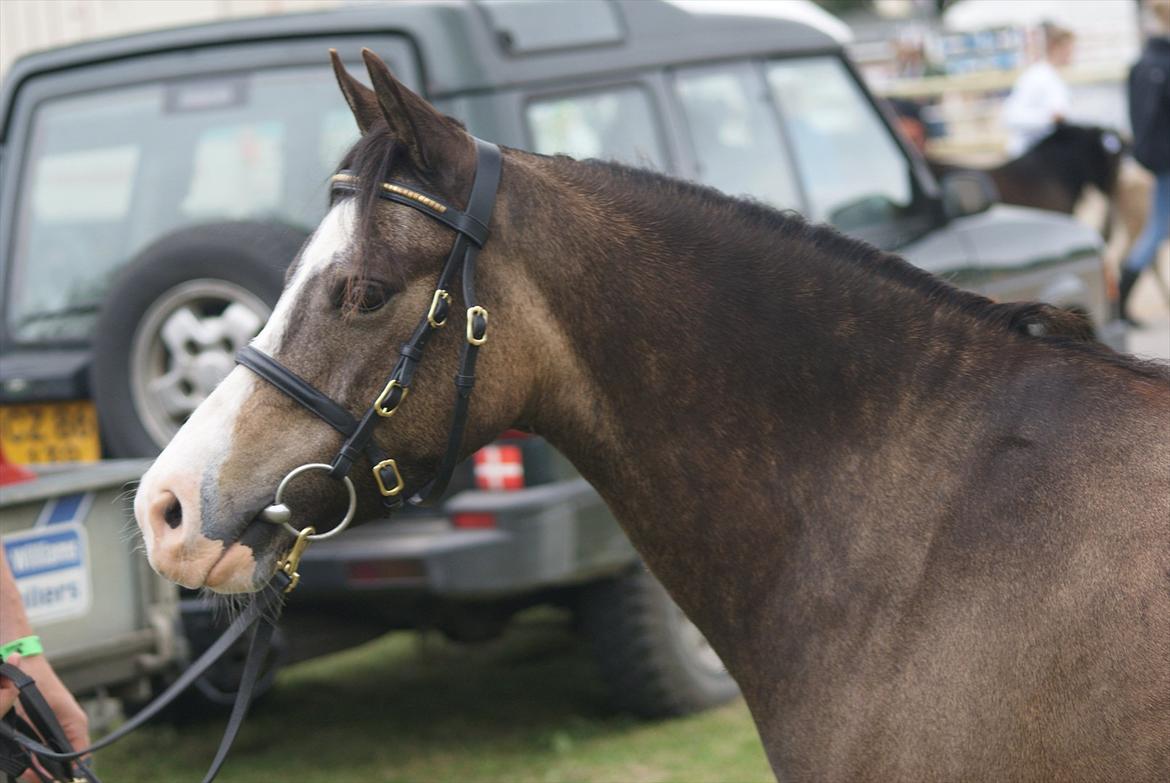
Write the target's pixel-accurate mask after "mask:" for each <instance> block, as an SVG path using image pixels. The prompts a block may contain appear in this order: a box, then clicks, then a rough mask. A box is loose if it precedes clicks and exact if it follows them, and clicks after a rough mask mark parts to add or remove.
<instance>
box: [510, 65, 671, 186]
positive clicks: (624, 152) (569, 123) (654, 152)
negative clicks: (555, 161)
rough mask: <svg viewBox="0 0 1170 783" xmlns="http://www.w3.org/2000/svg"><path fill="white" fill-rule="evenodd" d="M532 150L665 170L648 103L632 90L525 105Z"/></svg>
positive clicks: (639, 91) (637, 89)
mask: <svg viewBox="0 0 1170 783" xmlns="http://www.w3.org/2000/svg"><path fill="white" fill-rule="evenodd" d="M525 113H526V119H527V121H528V130H529V132H530V133H531V134H532V142H533V149H534V150H535V151H536V152H539V153H541V154H543V155H558V154H561V155H570V156H572V157H574V158H579V159H585V158H600V159H602V160H616V161H620V162H622V163H627V164H629V165H631V166H642V167H643V168H651V169H657V170H659V171H662V170H665V168H666V156H665V154H664V153H663V149H662V142H661V141H660V139H661V134H660V133H659V132H658V127H657V123H656V122H655V117H654V111H653V109H652V107H651V104H650V98H649V96H648V95H647V94H646V92H645V91H644V90H642V89H641V88H640V87H635V86H633V85H629V86H624V87H616V88H608V89H601V90H592V91H589V92H584V93H578V94H576V95H567V96H559V97H556V98H542V99H539V100H534V101H532V102H531V103H529V104H528V106H527V109H526V112H525Z"/></svg>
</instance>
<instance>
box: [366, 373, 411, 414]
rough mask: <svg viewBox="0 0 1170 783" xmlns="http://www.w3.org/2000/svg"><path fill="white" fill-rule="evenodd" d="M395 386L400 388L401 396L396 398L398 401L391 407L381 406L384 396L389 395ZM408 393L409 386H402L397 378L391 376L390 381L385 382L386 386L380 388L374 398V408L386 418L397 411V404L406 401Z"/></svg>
mask: <svg viewBox="0 0 1170 783" xmlns="http://www.w3.org/2000/svg"><path fill="white" fill-rule="evenodd" d="M395 386H397V387H398V388H399V389H402V396H401V397H399V398H398V402H396V403H395V404H394V407H393V408H383V407H382V403H383V402H385V400H386V398H387V397H389V396H390V393H391V392H393V391H394V387H395ZM408 394H410V387H409V386H403V385H402V384H401V383H399V382H398V379H397V378H391V379H390V383H388V384H386V388H385V389H382V393H381V394H379V395H378V399H376V400H374V410H375V411H377V412H378V415H379V416H381V417H382V418H384V419H388V418H390V417H391V416H393V415H394V414H395V413H398V408H399V406H400V405H402V403H404V402H406V395H408Z"/></svg>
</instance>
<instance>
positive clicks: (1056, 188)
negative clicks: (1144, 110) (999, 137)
mask: <svg viewBox="0 0 1170 783" xmlns="http://www.w3.org/2000/svg"><path fill="white" fill-rule="evenodd" d="M1124 152H1125V149H1124V145H1123V144H1122V142H1121V138H1120V137H1119V136H1118V135H1117V133H1116V132H1114V131H1111V130H1108V129H1106V128H1099V127H1096V126H1091V125H1073V124H1070V123H1059V124H1057V126H1056V127H1055V129H1053V131H1052V133H1050V134H1049V135H1048V136H1046V137H1045V138H1044V139H1042V140H1041V141H1039V142H1037V144H1036V145H1035V146H1033V147H1032V148H1031V149H1030V150H1028V151H1027V152H1025V153H1024V154H1023V155H1021V156H1020V157H1018V158H1015V159H1014V160H1009V161H1008V162H1006V163H1004V164H1002V165H999V166H996V167H994V168H989V169H976V168H974V167H971V166H958V165H954V164H950V163H942V162H940V161H936V160H930V159H928V160H927V163H928V164H929V165H930V169H931V171H933V172H934V175H935V176H936V177H940V178H941V177H942V176H944V175H946V174H948V173H951V172H954V171H973V170H974V171H982V172H984V173H985V174H987V175H988V176H989V177H990V178H991V180H992V182H994V183H995V187H996V189H997V190H998V191H999V196H1000V200H1001V201H1002V202H1003V203H1005V204H1018V205H1019V206H1023V207H1035V208H1037V209H1048V210H1052V211H1053V212H1064V213H1067V214H1070V215H1071V214H1072V213H1073V210H1074V209H1075V207H1076V205H1077V202H1078V201H1080V200H1081V197H1082V196H1083V195H1084V193H1085V190H1086V189H1087V188H1089V187H1093V188H1096V189H1097V190H1098V191H1100V192H1101V194H1102V195H1104V196H1105V198H1106V199H1109V201H1110V204H1112V199H1113V195H1114V192H1115V190H1116V188H1117V177H1118V172H1119V171H1120V169H1121V160H1122V157H1123V155H1124ZM1112 222H1113V221H1112V215H1110V216H1109V217H1108V218H1107V220H1106V223H1105V225H1104V228H1103V231H1102V233H1103V234H1105V235H1106V236H1107V235H1108V230H1109V227H1110V225H1111V224H1112Z"/></svg>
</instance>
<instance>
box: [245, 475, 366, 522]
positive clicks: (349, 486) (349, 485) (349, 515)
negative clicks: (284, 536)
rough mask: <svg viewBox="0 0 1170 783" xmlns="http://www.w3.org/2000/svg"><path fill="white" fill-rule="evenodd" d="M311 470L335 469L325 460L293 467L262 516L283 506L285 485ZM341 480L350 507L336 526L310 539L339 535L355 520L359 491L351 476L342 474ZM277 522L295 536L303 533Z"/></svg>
mask: <svg viewBox="0 0 1170 783" xmlns="http://www.w3.org/2000/svg"><path fill="white" fill-rule="evenodd" d="M309 470H324V471H326V472H329V471H331V470H333V466H332V465H327V464H325V463H324V462H310V463H308V464H307V465H301V466H300V467H299V468H293V469H292V470H290V471H289V472H288V475H287V476H285V477H284V478H283V479H281V480H280V484H278V485H277V487H276V497H275V498H273V500H272V505H271V506H269V507H268V508H267V509H265V510H264V511H263V512H261V516H264V515H265V514H266V513H267V512H268V510H269V509H272V508H275V507H276V506H282V505H283V503H282V502H281V497H282V496H283V495H284V490H285V487H287V486H288V483H289V482H290V481H292V480H293V479H294V478H296V477H297V476H299V475H301V474H302V473H304V472H306V471H309ZM341 480H342V482H344V483H345V490H346V492H348V493H349V508H348V509H346V511H345V516H344V517H343V518H342V520H341V522H339V523H338V524H337V525H336V526H335V527H334V528H332V529H331V530H329V531H328V532H325V533H316V534H313V535H310V536H307V538H308V540H309V541H324V540H325V539H327V538H333V537H334V536H335V535H337V534H338V533H340V532H341V531H343V530H345V529H346V528H347V527H349V523H350V522H352V521H353V516H354V514H355V513H356V512H357V491H356V490H355V489H354V488H353V481H351V480H350V478H349V476H342V477H341ZM265 521H267V522H274V521H275V520H272V519H267V518H266V519H265ZM276 524H279V525H282V526H283V527H284V529H285V530H287V531H288V532H290V533H292V534H293V535H294V536H300V534H301V531H299V530H297V529H296V528H295V527H293V526H292V525H290V524H289V523H288V522H287V521H280V522H276Z"/></svg>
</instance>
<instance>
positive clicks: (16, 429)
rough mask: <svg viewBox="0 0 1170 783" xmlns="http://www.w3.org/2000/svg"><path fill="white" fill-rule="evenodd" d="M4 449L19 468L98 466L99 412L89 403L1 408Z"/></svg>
mask: <svg viewBox="0 0 1170 783" xmlns="http://www.w3.org/2000/svg"><path fill="white" fill-rule="evenodd" d="M0 445H2V446H3V448H4V458H5V459H6V460H7V461H9V462H14V463H16V464H17V465H37V464H45V463H49V462H96V461H97V460H98V459H100V458H101V443H100V441H99V440H98V423H97V408H95V407H94V404H93V403H92V402H89V401H88V400H74V401H71V402H44V403H35V404H30V405H2V406H0Z"/></svg>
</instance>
